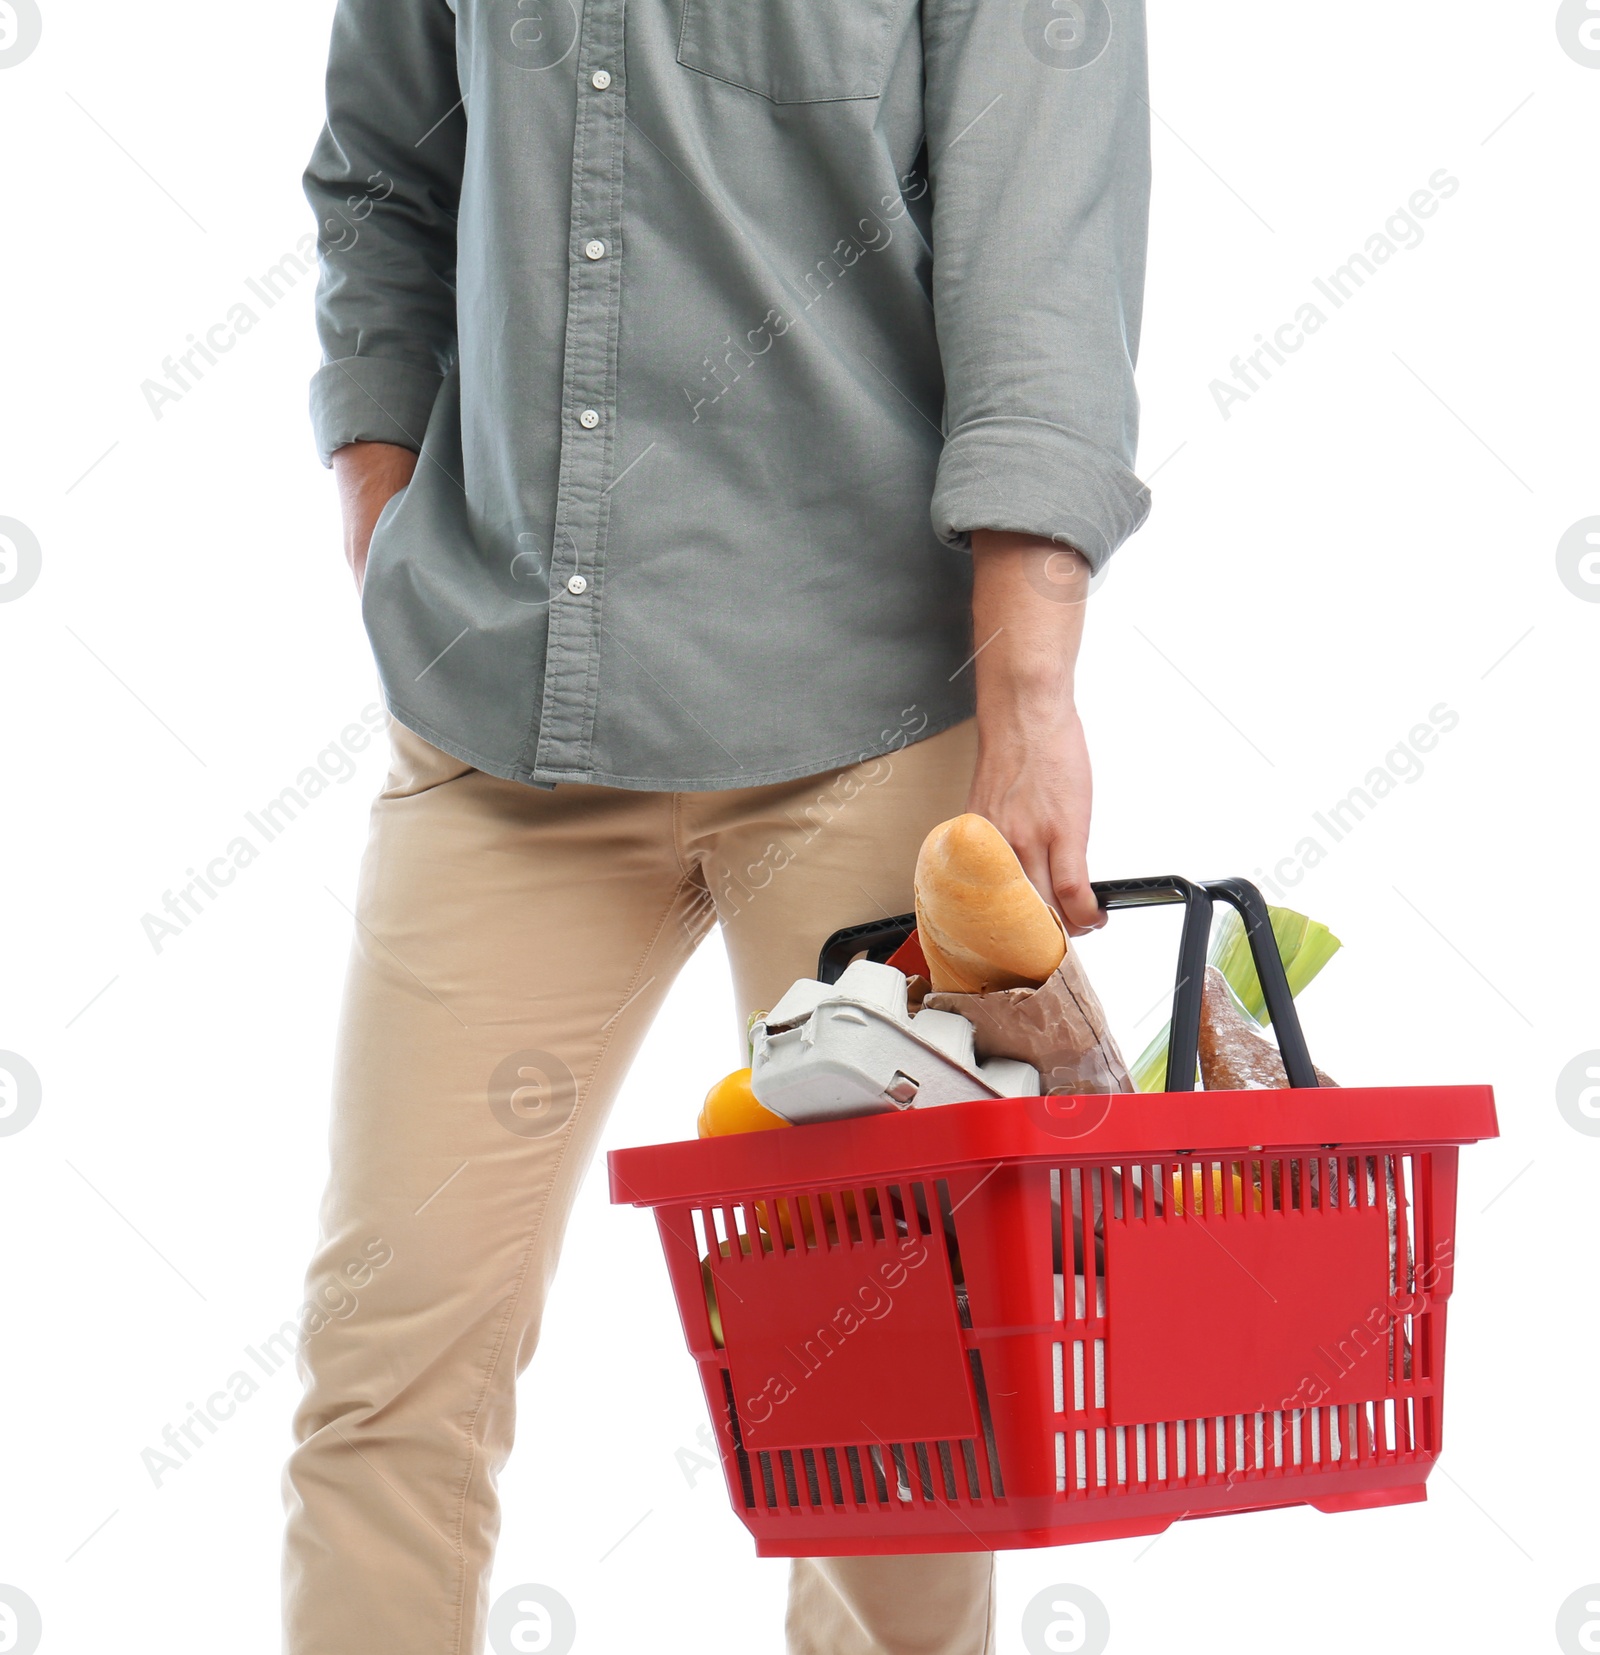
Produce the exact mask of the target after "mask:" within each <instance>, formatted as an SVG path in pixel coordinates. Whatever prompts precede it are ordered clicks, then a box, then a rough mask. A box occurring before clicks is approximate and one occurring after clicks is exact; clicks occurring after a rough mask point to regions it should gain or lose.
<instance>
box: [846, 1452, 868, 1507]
mask: <svg viewBox="0 0 1600 1655" xmlns="http://www.w3.org/2000/svg"><path fill="white" fill-rule="evenodd" d="M844 1463H845V1465H846V1467H847V1468H848V1469H849V1472H850V1491H851V1493H852V1494H854V1495H855V1501H856V1504H857V1505H858V1506H864V1505H865V1504H866V1503H867V1485H866V1483H865V1482H864V1481H863V1479H862V1476H861V1451H860V1449H858V1448H847V1449H845V1451H844Z"/></svg>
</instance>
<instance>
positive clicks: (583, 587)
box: [567, 575, 589, 598]
mask: <svg viewBox="0 0 1600 1655" xmlns="http://www.w3.org/2000/svg"><path fill="white" fill-rule="evenodd" d="M567 590H568V591H569V592H570V593H571V594H572V595H573V597H575V598H581V597H582V596H583V594H584V593H585V592H587V591H588V590H589V583H588V581H586V580H585V579H584V578H583V576H582V575H569V576H568V577H567Z"/></svg>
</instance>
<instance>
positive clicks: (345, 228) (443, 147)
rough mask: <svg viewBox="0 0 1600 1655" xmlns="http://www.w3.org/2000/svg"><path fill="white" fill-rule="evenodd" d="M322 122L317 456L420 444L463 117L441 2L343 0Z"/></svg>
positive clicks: (442, 332) (450, 16)
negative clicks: (359, 445)
mask: <svg viewBox="0 0 1600 1655" xmlns="http://www.w3.org/2000/svg"><path fill="white" fill-rule="evenodd" d="M327 108H328V117H327V124H326V125H325V126H324V128H323V130H322V135H321V137H320V138H319V139H318V140H317V145H316V148H315V150H314V151H313V153H312V156H311V162H310V165H309V166H308V167H307V169H306V173H305V191H306V197H307V199H308V200H309V201H310V203H311V206H312V209H313V211H314V212H315V213H316V215H317V236H318V251H319V254H320V259H321V274H320V278H319V281H318V285H317V331H318V334H319V336H320V339H321V342H322V352H323V365H322V367H321V368H320V369H319V370H318V372H317V373H316V375H315V377H314V378H313V379H312V381H311V419H312V429H313V433H314V435H315V438H316V443H317V451H318V453H319V454H320V455H321V457H322V462H323V464H324V465H327V464H328V463H329V462H330V459H331V456H332V454H333V451H334V450H335V449H336V448H339V447H342V446H343V445H344V444H345V443H349V442H356V441H361V440H369V441H374V442H388V443H395V444H398V445H400V446H401V447H405V448H412V449H420V448H421V446H422V433H423V430H424V429H425V427H426V425H427V422H428V415H429V411H430V410H431V409H432V407H433V403H434V400H435V398H436V396H437V395H438V391H439V386H440V383H441V381H442V379H443V376H444V375H445V373H446V372H447V371H448V370H449V368H450V366H451V364H452V362H453V361H454V360H455V354H456V302H455V267H456V215H457V210H458V206H459V202H460V196H461V170H462V161H463V156H464V149H465V137H466V118H465V115H464V113H463V109H462V99H461V88H460V84H459V80H458V76H457V72H456V50H455V15H454V13H453V11H452V10H451V8H450V6H449V5H448V4H447V3H446V0H339V4H338V8H337V10H336V12H335V14H334V24H333V42H332V46H331V49H330V52H329V57H328V77H327Z"/></svg>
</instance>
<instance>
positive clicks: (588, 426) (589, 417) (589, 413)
mask: <svg viewBox="0 0 1600 1655" xmlns="http://www.w3.org/2000/svg"><path fill="white" fill-rule="evenodd" d="M599 423H600V416H599V415H598V414H597V413H596V412H595V411H594V409H592V408H585V409H584V411H583V412H582V413H581V414H579V415H578V424H579V425H581V426H582V427H583V428H584V430H585V431H592V430H594V428H595V427H596V426H597V425H598V424H599Z"/></svg>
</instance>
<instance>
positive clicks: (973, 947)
mask: <svg viewBox="0 0 1600 1655" xmlns="http://www.w3.org/2000/svg"><path fill="white" fill-rule="evenodd" d="M914 888H915V891H916V904H917V936H918V939H919V940H920V941H921V944H922V953H923V957H924V958H925V959H926V960H927V962H928V975H929V977H930V978H931V980H932V982H933V986H934V989H935V990H937V991H943V992H950V993H957V994H983V993H987V992H988V991H989V990H990V989H997V988H1037V987H1038V986H1039V985H1040V984H1041V983H1043V982H1044V981H1045V979H1046V978H1047V977H1049V975H1050V974H1051V972H1053V971H1054V970H1055V969H1056V967H1057V966H1058V965H1060V964H1061V961H1062V958H1063V956H1064V955H1065V954H1066V952H1067V934H1066V931H1065V930H1064V929H1063V928H1062V924H1061V920H1060V917H1059V916H1058V915H1057V914H1056V911H1055V909H1053V908H1052V907H1051V906H1050V905H1049V903H1047V902H1046V901H1045V900H1044V898H1043V897H1042V896H1040V895H1039V893H1038V892H1037V891H1036V890H1035V889H1034V888H1033V885H1032V884H1031V883H1030V881H1029V879H1028V876H1027V875H1026V874H1025V873H1024V872H1023V871H1022V864H1021V863H1020V862H1019V861H1018V860H1017V853H1016V852H1015V851H1014V850H1012V848H1011V847H1010V845H1008V844H1007V843H1006V841H1005V838H1004V836H1003V835H1002V834H1001V832H1000V830H999V829H998V828H997V827H995V826H994V824H993V823H991V822H989V821H986V820H985V819H984V818H983V817H982V816H974V815H971V814H968V815H965V816H956V817H954V818H952V819H951V820H950V821H948V822H941V823H940V824H939V825H938V827H936V828H934V829H933V831H932V832H931V833H929V835H928V837H927V838H926V839H924V840H923V842H922V850H921V852H920V853H919V855H918V857H917V871H916V876H915V881H914Z"/></svg>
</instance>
